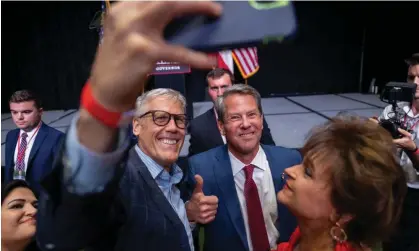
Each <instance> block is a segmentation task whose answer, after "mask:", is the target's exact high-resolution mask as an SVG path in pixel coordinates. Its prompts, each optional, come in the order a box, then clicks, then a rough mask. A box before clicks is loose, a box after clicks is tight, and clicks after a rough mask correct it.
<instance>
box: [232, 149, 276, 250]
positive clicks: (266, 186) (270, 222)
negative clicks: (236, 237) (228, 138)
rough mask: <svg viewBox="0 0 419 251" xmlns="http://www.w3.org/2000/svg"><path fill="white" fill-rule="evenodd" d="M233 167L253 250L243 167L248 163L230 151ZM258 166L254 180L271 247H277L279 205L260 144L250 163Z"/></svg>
mask: <svg viewBox="0 0 419 251" xmlns="http://www.w3.org/2000/svg"><path fill="white" fill-rule="evenodd" d="M228 154H229V156H230V162H231V167H232V169H233V176H234V182H235V184H236V191H237V196H238V197H239V202H240V208H241V212H242V215H243V220H244V227H245V228H246V236H247V242H248V244H249V250H250V251H253V246H252V239H251V237H250V232H249V221H248V217H247V207H246V199H245V197H244V182H245V181H246V176H245V173H244V170H243V168H244V167H245V166H246V164H244V163H242V162H241V161H240V160H238V159H237V158H236V157H234V155H233V154H232V153H231V152H230V151H229V152H228ZM250 164H252V165H254V166H256V168H255V169H254V171H253V180H254V181H255V183H256V186H257V188H258V193H259V199H260V202H261V203H262V211H263V218H264V220H265V226H266V232H267V233H268V238H269V244H270V246H271V249H276V247H277V244H276V241H277V240H278V237H279V232H278V230H277V229H276V227H275V222H276V220H277V219H278V209H277V207H278V205H277V201H276V194H275V187H274V183H273V179H272V174H271V169H270V168H269V163H268V160H267V158H266V155H265V151H263V148H262V147H261V146H259V151H258V153H257V154H256V157H255V158H254V159H253V161H252V162H251V163H250Z"/></svg>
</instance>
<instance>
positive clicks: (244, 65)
mask: <svg viewBox="0 0 419 251" xmlns="http://www.w3.org/2000/svg"><path fill="white" fill-rule="evenodd" d="M215 56H216V57H217V63H218V65H217V67H219V68H223V69H226V70H230V72H231V74H234V62H235V63H236V65H237V67H238V68H239V71H240V73H241V75H242V77H243V78H244V79H247V78H249V77H251V76H252V75H254V74H255V73H256V72H257V71H258V70H259V63H258V53H257V48H256V47H251V48H241V49H234V50H233V51H230V50H227V51H220V52H218V53H216V54H215Z"/></svg>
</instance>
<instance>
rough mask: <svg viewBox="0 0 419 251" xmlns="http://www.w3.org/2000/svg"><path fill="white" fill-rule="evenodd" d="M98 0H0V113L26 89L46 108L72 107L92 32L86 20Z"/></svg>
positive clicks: (89, 57)
mask: <svg viewBox="0 0 419 251" xmlns="http://www.w3.org/2000/svg"><path fill="white" fill-rule="evenodd" d="M100 4H101V2H73V1H72V2H58V1H57V2H50V1H46V2H32V1H31V2H8V1H6V2H2V13H1V18H2V27H1V29H2V44H1V45H2V48H1V49H2V76H1V80H2V112H6V111H8V99H9V97H10V95H11V94H12V93H13V92H14V91H16V90H19V89H23V88H28V89H32V90H34V91H35V92H37V93H38V94H39V95H40V97H41V99H42V100H43V103H44V108H45V109H46V110H52V109H70V108H77V106H78V103H79V96H80V91H81V87H82V86H83V84H84V83H85V81H86V79H87V78H88V76H89V72H90V68H91V65H92V61H93V57H94V53H95V50H96V46H97V43H98V32H97V31H95V30H89V28H88V27H89V23H90V21H91V19H92V18H93V16H94V14H95V12H96V11H98V10H100V8H101V7H100Z"/></svg>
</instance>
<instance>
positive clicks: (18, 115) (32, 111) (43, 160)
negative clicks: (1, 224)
mask: <svg viewBox="0 0 419 251" xmlns="http://www.w3.org/2000/svg"><path fill="white" fill-rule="evenodd" d="M9 107H10V111H11V113H12V118H13V122H14V123H15V124H16V126H17V127H18V128H17V129H14V130H11V131H10V132H9V133H7V136H6V156H5V160H6V163H5V164H6V165H5V176H6V177H5V179H4V182H5V183H8V182H10V181H11V180H13V179H23V180H26V181H27V182H28V183H29V184H30V185H31V187H32V188H33V189H34V191H35V192H36V193H38V194H39V190H40V188H41V186H40V181H41V179H42V178H43V177H44V176H45V174H47V173H49V172H50V171H51V169H52V165H53V161H54V158H55V156H56V153H57V150H56V149H58V147H59V143H60V141H61V138H62V136H63V135H64V134H63V133H62V132H60V131H58V130H56V129H54V128H52V127H49V126H48V125H46V124H45V123H43V122H42V111H43V110H42V104H41V101H40V100H39V99H38V98H37V97H36V96H35V94H34V93H33V92H31V91H29V90H21V91H17V92H15V93H13V95H12V96H11V97H10V100H9Z"/></svg>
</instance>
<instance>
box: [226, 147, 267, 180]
mask: <svg viewBox="0 0 419 251" xmlns="http://www.w3.org/2000/svg"><path fill="white" fill-rule="evenodd" d="M228 155H229V156H230V162H231V168H232V169H233V176H236V174H238V173H239V172H240V171H241V170H242V169H243V168H244V167H245V166H246V164H244V163H243V162H241V161H240V160H239V159H237V158H236V157H235V156H234V155H233V154H232V153H231V152H230V151H228ZM264 156H265V152H264V151H263V148H262V147H261V146H260V145H259V150H258V153H257V154H256V156H255V158H253V160H252V162H250V164H251V165H254V166H256V168H259V169H261V170H263V171H265V170H266V167H265V165H264V164H263V163H264V161H263V160H264Z"/></svg>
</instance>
